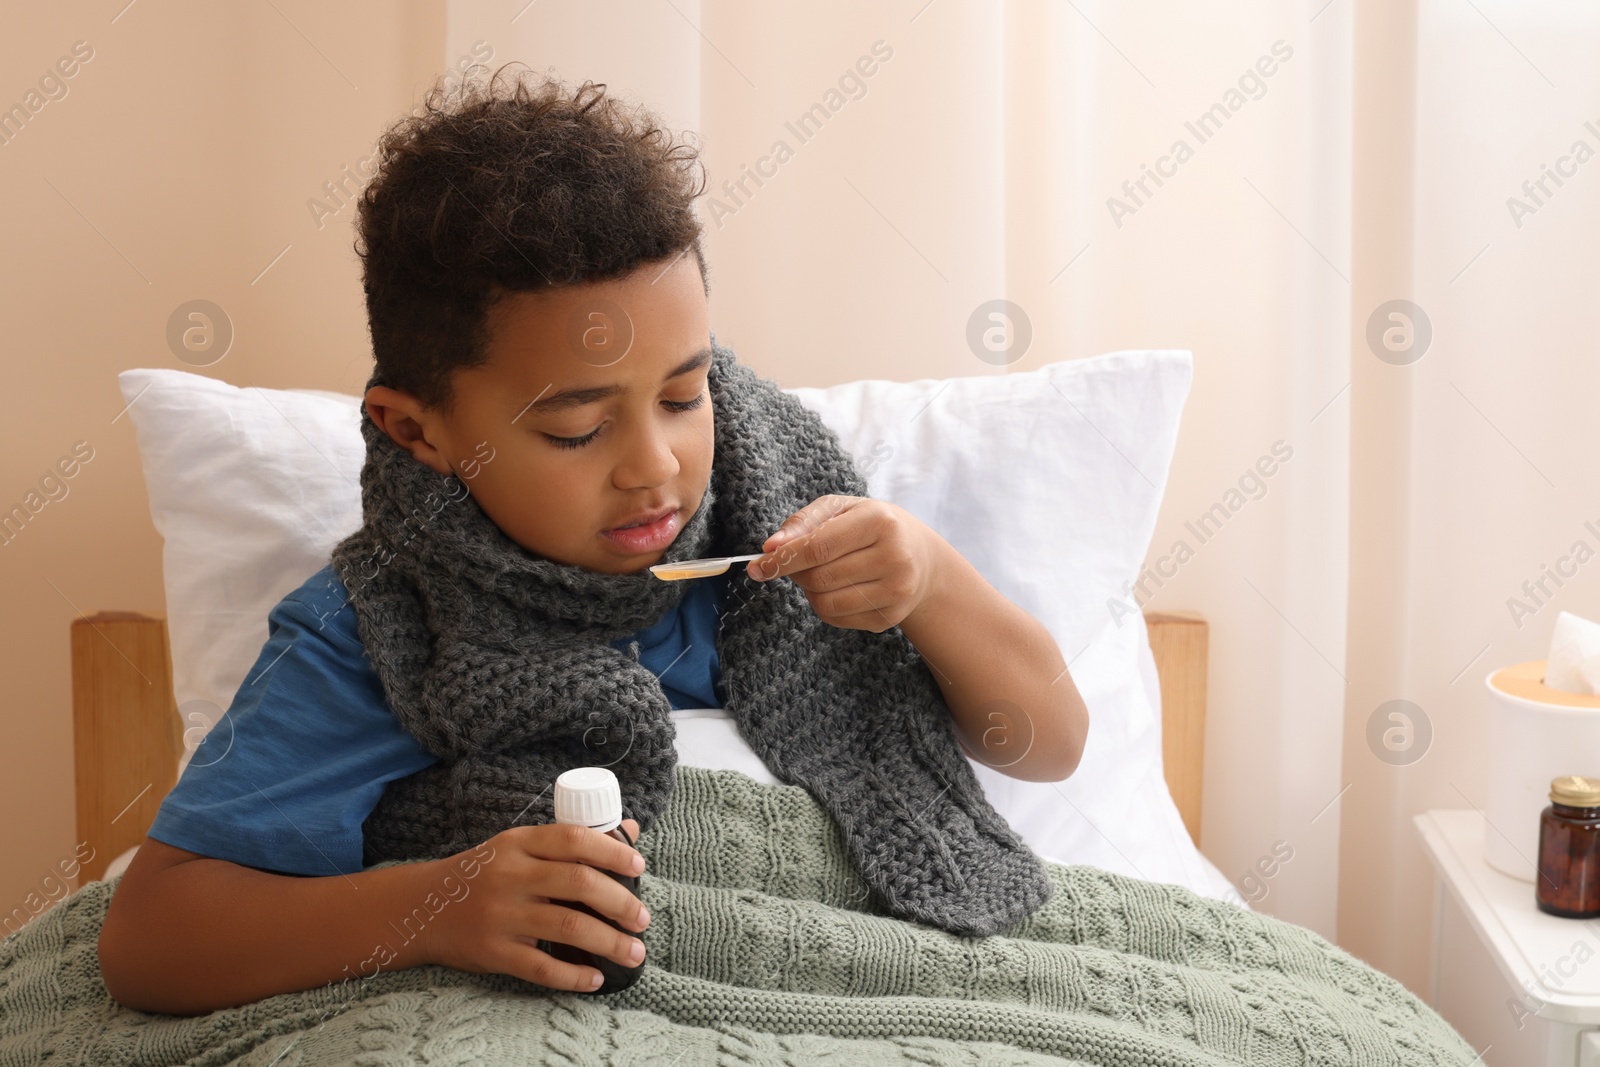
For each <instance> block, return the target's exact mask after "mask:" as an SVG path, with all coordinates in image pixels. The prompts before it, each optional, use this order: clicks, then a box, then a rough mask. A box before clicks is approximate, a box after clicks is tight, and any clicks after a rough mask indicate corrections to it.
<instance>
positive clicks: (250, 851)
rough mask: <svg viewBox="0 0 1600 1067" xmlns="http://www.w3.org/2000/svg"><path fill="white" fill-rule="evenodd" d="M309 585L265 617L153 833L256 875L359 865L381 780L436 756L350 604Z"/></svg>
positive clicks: (340, 870)
mask: <svg viewBox="0 0 1600 1067" xmlns="http://www.w3.org/2000/svg"><path fill="white" fill-rule="evenodd" d="M329 573H330V574H331V572H329ZM333 580H334V581H337V579H333ZM312 590H314V583H313V582H308V583H307V584H306V585H305V586H302V587H301V588H300V589H299V590H296V591H295V592H294V593H291V594H289V596H287V597H285V598H284V599H283V600H281V601H279V603H278V605H277V606H276V607H274V608H273V609H272V611H271V612H270V613H269V614H268V616H267V642H266V644H265V645H264V646H263V647H262V649H261V655H260V656H259V657H258V658H257V660H256V663H255V665H254V666H253V667H252V668H251V669H250V672H249V673H248V674H247V675H245V679H244V681H243V682H242V683H241V684H240V687H239V691H238V693H237V694H236V695H235V696H234V699H233V703H232V704H231V705H230V706H229V708H228V712H227V714H226V715H224V716H223V717H222V719H221V720H220V721H219V722H218V723H217V724H216V725H215V726H213V727H212V728H211V730H210V732H209V733H208V734H207V735H206V739H205V742H204V743H203V744H202V745H201V746H200V747H199V748H198V749H197V750H196V751H195V754H194V755H193V756H192V757H191V759H190V762H189V764H188V766H187V767H186V768H185V769H184V772H183V776H182V777H181V778H180V779H179V780H178V784H177V785H176V786H175V787H174V788H173V790H172V792H170V793H169V794H167V797H166V799H165V800H164V801H163V802H162V804H161V808H160V810H159V811H158V812H157V814H156V819H155V822H154V824H153V825H152V826H151V827H150V831H149V835H150V836H151V837H152V838H154V839H156V840H157V841H162V842H164V843H166V844H168V845H172V846H174V847H175V848H181V849H187V850H188V851H190V852H197V853H200V854H201V855H205V856H210V857H213V858H216V859H222V860H228V861H230V862H232V863H239V864H243V865H245V866H247V867H256V868H260V869H262V870H268V871H275V872H279V873H284V874H302V875H335V874H348V873H351V872H353V871H359V870H360V869H361V866H362V864H361V856H362V853H361V845H362V834H361V824H362V823H363V822H364V821H365V820H366V817H367V816H368V815H369V814H370V813H371V812H372V809H373V808H374V807H376V806H377V803H378V800H379V798H380V797H381V796H382V795H383V789H384V786H385V785H386V784H387V783H389V782H391V781H393V780H395V779H397V778H402V777H404V776H406V775H409V774H412V773H415V772H416V771H419V770H422V769H423V768H424V767H427V766H429V765H430V764H432V763H434V762H435V757H434V755H433V754H432V753H431V752H429V751H428V750H427V749H426V748H424V747H423V746H422V744H421V742H419V741H417V740H416V738H415V737H413V736H412V735H411V734H410V733H409V732H408V731H407V730H406V729H405V727H403V726H402V725H401V724H400V721H399V719H397V718H396V717H395V715H394V713H393V711H392V710H390V708H389V704H388V700H387V698H386V697H385V695H384V692H383V684H382V682H381V681H380V679H379V678H378V675H377V673H376V671H374V670H373V668H372V666H371V664H370V662H369V661H368V660H367V658H366V653H365V649H364V648H363V646H362V644H361V640H360V638H359V636H358V635H357V631H356V629H355V611H354V609H353V608H351V607H349V605H348V604H347V603H344V602H343V598H342V597H338V598H337V599H335V600H334V601H333V603H332V607H331V609H330V607H329V606H328V601H329V598H327V597H319V596H317V595H316V593H315V592H314V591H312ZM340 591H341V592H342V590H340Z"/></svg>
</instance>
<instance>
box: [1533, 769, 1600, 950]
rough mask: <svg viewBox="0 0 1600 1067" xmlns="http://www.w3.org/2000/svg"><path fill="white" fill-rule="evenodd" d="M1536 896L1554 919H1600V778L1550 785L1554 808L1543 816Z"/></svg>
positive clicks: (1568, 778) (1566, 779)
mask: <svg viewBox="0 0 1600 1067" xmlns="http://www.w3.org/2000/svg"><path fill="white" fill-rule="evenodd" d="M1534 898H1535V900H1536V901H1537V902H1538V905H1539V910H1540V911H1545V912H1549V913H1550V914H1551V915H1560V916H1563V917H1565V918H1568V919H1592V918H1594V917H1595V916H1597V915H1600V778H1585V777H1583V776H1582V775H1577V774H1569V775H1567V776H1566V777H1564V778H1557V779H1556V780H1555V781H1553V782H1551V783H1550V806H1549V807H1547V808H1545V809H1544V811H1543V812H1542V813H1541V814H1540V816H1539V877H1538V880H1537V882H1536V883H1535V888H1534Z"/></svg>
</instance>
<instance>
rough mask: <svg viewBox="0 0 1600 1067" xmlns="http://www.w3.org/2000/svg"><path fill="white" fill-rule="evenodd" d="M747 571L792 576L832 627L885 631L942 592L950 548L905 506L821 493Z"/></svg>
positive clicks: (768, 543) (769, 540)
mask: <svg viewBox="0 0 1600 1067" xmlns="http://www.w3.org/2000/svg"><path fill="white" fill-rule="evenodd" d="M761 551H762V552H765V553H766V555H764V556H762V557H761V558H760V559H756V560H751V561H750V563H749V565H748V566H747V567H746V568H745V573H747V574H748V575H749V576H750V577H751V578H753V579H755V580H757V581H764V580H766V579H769V578H776V577H788V578H790V579H792V580H793V581H794V583H795V584H796V585H798V586H799V587H800V588H801V589H803V590H804V591H805V594H806V599H807V600H809V601H810V602H811V607H812V610H814V611H815V612H816V613H817V616H818V617H819V618H820V619H822V621H823V622H826V623H828V624H830V625H833V626H840V627H844V628H846V629H852V630H871V631H872V632H874V633H882V632H883V631H884V630H887V629H888V628H889V627H891V626H897V625H899V624H900V623H901V622H902V621H903V620H904V619H905V618H906V616H908V615H910V614H911V613H912V612H913V611H915V610H916V609H917V607H918V606H919V605H921V604H922V603H923V601H924V600H926V599H927V598H928V594H929V593H930V591H932V590H933V589H935V588H937V584H936V576H937V572H938V570H939V567H940V563H941V561H942V559H943V555H944V553H945V552H947V551H953V550H952V549H951V548H950V546H949V544H948V543H947V542H946V541H945V540H944V539H943V538H942V537H940V536H939V535H938V534H936V533H934V532H933V530H931V529H929V528H928V526H927V525H926V524H924V523H923V522H922V520H920V519H918V518H917V517H916V516H915V515H913V514H911V513H910V512H909V511H906V510H905V509H904V508H902V507H899V506H897V505H895V504H891V503H889V502H888V501H885V500H874V499H872V498H870V497H861V496H839V495H833V494H830V495H828V496H820V497H818V498H817V499H815V500H813V501H812V502H811V503H809V504H807V505H806V506H805V507H803V508H801V509H800V510H799V511H797V512H795V513H794V514H793V515H791V516H789V517H788V518H787V519H785V520H784V521H783V525H782V526H780V527H779V528H778V530H777V532H776V533H774V534H773V535H772V536H771V537H769V538H767V539H766V541H765V542H763V543H762V545H761Z"/></svg>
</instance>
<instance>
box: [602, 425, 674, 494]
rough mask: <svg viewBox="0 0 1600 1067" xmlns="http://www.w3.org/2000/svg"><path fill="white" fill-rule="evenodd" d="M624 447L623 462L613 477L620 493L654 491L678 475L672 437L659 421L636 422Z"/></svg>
mask: <svg viewBox="0 0 1600 1067" xmlns="http://www.w3.org/2000/svg"><path fill="white" fill-rule="evenodd" d="M622 444H623V448H622V450H621V458H620V459H619V460H618V461H617V466H616V469H615V470H614V471H613V472H612V474H611V482H612V484H613V485H615V486H616V487H617V488H618V489H654V488H655V487H656V486H658V485H664V484H666V483H667V482H668V481H669V480H670V479H671V478H672V477H673V476H675V475H676V474H677V473H678V470H679V463H678V456H677V454H676V453H675V452H673V450H672V435H671V433H670V432H669V431H668V429H667V427H666V426H664V425H662V424H661V422H660V421H658V420H656V419H653V418H645V419H640V420H635V422H634V428H633V429H632V430H631V431H630V432H629V435H628V438H627V439H626V440H625V441H623V442H622Z"/></svg>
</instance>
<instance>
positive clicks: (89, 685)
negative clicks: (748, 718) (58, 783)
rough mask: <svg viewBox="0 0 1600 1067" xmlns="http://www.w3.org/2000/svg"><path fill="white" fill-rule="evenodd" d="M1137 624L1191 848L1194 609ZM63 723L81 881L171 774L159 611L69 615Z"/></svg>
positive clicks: (1198, 714)
mask: <svg viewBox="0 0 1600 1067" xmlns="http://www.w3.org/2000/svg"><path fill="white" fill-rule="evenodd" d="M1145 623H1146V625H1147V626H1148V627H1149V630H1150V651H1151V652H1152V653H1153V654H1154V656H1155V661H1156V673H1157V675H1158V676H1159V677H1160V679H1161V738H1162V743H1161V755H1162V760H1163V762H1164V764H1165V769H1166V778H1167V788H1168V789H1170V790H1171V792H1172V799H1173V800H1174V801H1176V802H1177V805H1178V812H1179V813H1180V814H1181V815H1182V816H1183V822H1184V825H1185V826H1187V827H1188V829H1189V836H1190V837H1192V838H1193V839H1194V842H1195V844H1196V846H1198V845H1199V843H1200V785H1201V769H1202V757H1203V755H1204V748H1205V725H1206V638H1207V630H1206V623H1205V620H1204V619H1202V618H1201V617H1200V616H1198V615H1191V614H1188V613H1160V612H1150V613H1147V614H1146V615H1145ZM72 727H73V731H72V732H73V747H74V764H75V769H76V774H77V794H78V840H79V841H83V842H87V843H88V844H89V846H90V847H91V848H92V849H93V850H94V851H93V854H92V857H91V858H89V859H88V860H87V861H85V862H84V863H83V864H82V866H81V868H80V873H79V876H78V877H79V881H80V883H81V882H84V881H91V880H93V879H95V878H98V877H100V875H101V874H103V873H104V871H105V869H106V865H107V864H108V863H110V862H111V861H112V860H113V859H115V858H116V857H117V856H119V855H121V854H122V853H123V852H126V851H127V850H128V849H130V848H132V847H133V846H134V845H137V844H139V843H141V842H142V841H143V840H144V835H145V831H146V830H148V829H149V828H150V824H151V823H152V822H154V821H155V817H156V809H157V808H159V807H160V806H161V800H162V798H163V797H165V796H166V795H167V791H168V790H170V789H171V788H172V786H173V783H174V782H176V781H177V778H178V759H179V757H180V756H181V755H182V753H183V732H182V731H183V725H182V722H181V720H180V719H179V717H178V709H177V705H176V702H175V700H174V698H173V695H172V655H171V651H170V647H169V645H168V643H167V623H166V620H165V619H159V618H151V617H149V616H146V615H138V614H134V613H131V612H125V611H109V612H107V611H103V612H100V613H98V614H96V615H92V616H88V617H85V618H79V619H75V620H73V622H72ZM1090 729H1091V730H1092V729H1094V726H1093V722H1092V720H1091V723H1090Z"/></svg>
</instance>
